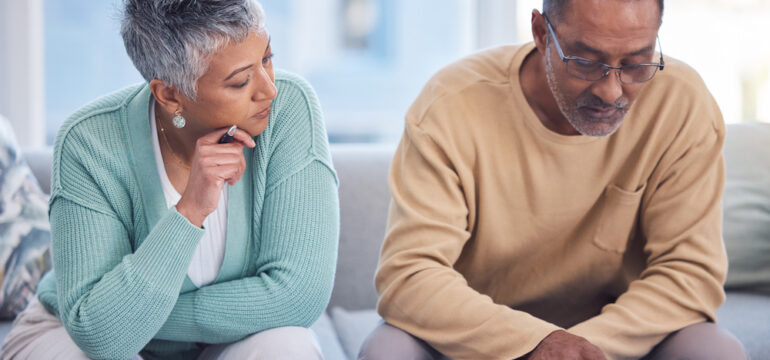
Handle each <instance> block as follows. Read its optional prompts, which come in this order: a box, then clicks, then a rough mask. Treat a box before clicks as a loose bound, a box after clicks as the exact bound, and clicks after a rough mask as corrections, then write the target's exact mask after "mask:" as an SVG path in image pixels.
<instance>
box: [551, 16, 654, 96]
mask: <svg viewBox="0 0 770 360" xmlns="http://www.w3.org/2000/svg"><path fill="white" fill-rule="evenodd" d="M543 17H544V18H545V23H546V25H548V31H549V32H550V33H551V37H553V42H554V44H556V50H557V51H558V52H559V57H560V58H561V61H563V62H564V64H565V65H566V66H567V73H568V74H570V75H572V76H574V77H576V78H578V79H582V80H586V81H599V80H601V79H604V78H605V77H607V75H609V74H610V72H611V71H612V70H616V71H617V72H618V78H619V79H620V82H621V83H623V84H638V83H643V82H645V81H649V80H650V79H652V77H653V76H655V73H656V72H657V71H658V69H660V70H663V67H664V66H665V65H666V64H665V63H664V62H663V48H662V47H661V46H660V38H658V47H659V48H660V62H659V63H642V64H632V65H623V66H609V65H607V64H604V63H601V62H598V61H594V60H588V59H584V58H581V57H579V56H564V52H563V51H562V50H561V46H559V40H558V39H556V33H555V32H554V31H553V27H552V26H551V22H550V21H548V17H547V16H545V15H543Z"/></svg>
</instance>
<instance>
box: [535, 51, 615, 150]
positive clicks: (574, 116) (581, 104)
mask: <svg viewBox="0 0 770 360" xmlns="http://www.w3.org/2000/svg"><path fill="white" fill-rule="evenodd" d="M550 58H551V46H550V43H549V44H547V45H546V49H545V75H546V79H547V80H548V87H550V88H551V93H553V97H554V99H555V100H556V104H557V105H558V106H559V110H560V111H561V113H562V114H563V115H564V117H565V118H566V119H567V121H568V122H569V123H570V125H572V127H574V128H575V130H577V131H578V132H579V133H581V134H582V135H585V136H593V137H604V136H610V135H612V134H614V133H615V131H617V130H618V128H620V124H621V123H623V118H624V117H625V116H626V113H627V112H628V108H629V106H630V104H629V101H628V100H627V99H626V98H625V97H620V98H619V99H617V100H616V101H615V102H614V103H612V104H608V103H605V102H604V101H603V100H602V99H601V98H599V97H597V96H596V95H593V94H591V93H590V92H589V91H585V92H584V93H582V94H580V95H578V97H577V99H576V100H575V105H574V106H570V104H569V102H568V101H567V98H566V97H565V96H564V94H563V93H562V92H561V90H560V87H559V82H558V80H556V76H555V75H554V70H553V64H552V63H551V60H550ZM610 75H612V74H610ZM585 108H601V109H616V111H615V112H614V114H612V115H611V116H609V117H601V118H597V117H592V116H590V115H588V114H584V113H581V110H582V109H585Z"/></svg>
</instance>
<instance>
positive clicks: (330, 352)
mask: <svg viewBox="0 0 770 360" xmlns="http://www.w3.org/2000/svg"><path fill="white" fill-rule="evenodd" d="M310 330H313V332H314V333H315V336H316V338H318V343H319V345H320V346H321V353H322V354H323V356H324V358H325V359H329V360H331V359H340V360H344V359H347V355H345V350H343V349H342V345H341V344H340V340H339V338H337V331H336V330H335V329H334V324H332V320H331V318H330V317H329V315H328V314H326V312H324V313H323V314H321V317H320V318H318V320H316V322H315V323H314V324H313V326H311V327H310Z"/></svg>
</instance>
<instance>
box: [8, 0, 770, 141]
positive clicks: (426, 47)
mask: <svg viewBox="0 0 770 360" xmlns="http://www.w3.org/2000/svg"><path fill="white" fill-rule="evenodd" d="M0 1H2V0H0ZM41 1H42V2H43V6H44V21H45V29H44V34H45V102H46V104H45V105H46V106H45V109H46V110H45V118H46V133H47V136H46V138H47V141H48V143H49V144H50V143H52V141H53V138H54V136H55V134H56V131H57V129H58V127H59V125H60V124H61V122H62V121H64V119H65V118H66V117H67V116H69V115H70V114H71V113H72V112H73V111H74V110H75V109H77V108H78V107H80V106H82V105H83V104H85V103H87V102H88V101H90V100H92V99H94V98H95V97H97V96H100V95H102V94H106V93H108V92H111V91H113V90H116V89H118V88H121V87H124V86H127V85H129V84H132V83H135V82H139V81H142V78H141V77H140V76H139V74H138V73H137V71H136V70H135V69H134V67H133V65H132V64H131V62H130V60H129V59H128V57H127V56H126V54H125V50H124V49H123V43H122V40H121V38H120V35H119V20H118V18H117V14H118V12H119V11H118V10H119V9H118V7H119V6H120V3H121V2H120V0H110V1H99V2H94V1H88V0H67V1H66V2H65V1H61V0H58V1H57V0H41ZM261 3H262V4H263V6H264V8H265V12H266V14H267V25H268V29H269V30H270V32H271V35H272V40H273V44H274V51H275V52H276V55H277V56H276V59H275V61H276V64H277V66H278V67H280V68H284V69H287V70H289V71H293V72H296V73H299V74H300V75H302V76H304V77H305V78H307V79H308V80H309V81H310V82H311V83H312V84H313V86H314V88H315V89H316V91H317V92H318V95H319V98H320V99H321V104H322V107H323V109H324V114H325V118H326V123H327V128H328V131H329V137H330V139H331V140H332V141H333V142H395V141H397V140H398V138H399V137H400V135H401V132H402V129H403V117H404V114H405V112H406V110H407V108H408V106H409V105H410V104H411V102H412V101H413V100H414V98H415V97H416V96H417V94H418V93H419V91H420V89H421V88H422V86H423V84H424V83H425V82H426V81H427V80H428V79H429V78H430V76H431V75H432V74H433V73H435V72H436V71H437V70H438V69H440V68H441V67H443V66H444V65H446V64H448V63H450V62H452V61H455V60H457V59H459V58H461V57H462V56H465V55H467V54H469V53H471V52H473V51H475V50H477V49H479V48H481V47H486V46H490V45H494V44H499V43H502V42H510V43H516V42H518V43H521V42H525V41H531V31H530V27H529V26H530V16H531V15H530V14H531V10H532V9H534V8H538V9H539V8H540V7H541V4H542V0H419V1H415V0H262V1H261ZM666 6H667V8H666V13H665V17H664V23H663V27H662V28H661V33H660V38H661V42H662V45H663V49H664V52H665V53H666V55H669V56H673V57H676V58H679V59H681V60H683V61H685V62H687V63H689V64H690V65H691V66H693V67H694V68H695V69H696V70H698V72H699V73H700V74H701V75H702V77H703V78H704V80H705V82H706V84H707V86H708V87H709V89H710V90H711V92H712V93H713V94H714V96H715V98H716V99H717V102H718V103H719V105H720V107H721V109H722V112H723V114H724V117H725V120H726V121H727V122H740V121H756V120H760V121H768V122H770V101H768V100H770V43H768V42H767V41H765V40H764V38H763V35H764V34H768V33H770V22H768V21H766V19H768V18H770V3H768V2H766V1H764V0H741V1H734V0H676V1H667V2H666ZM714 24H718V25H719V26H714ZM736 34H739V36H736Z"/></svg>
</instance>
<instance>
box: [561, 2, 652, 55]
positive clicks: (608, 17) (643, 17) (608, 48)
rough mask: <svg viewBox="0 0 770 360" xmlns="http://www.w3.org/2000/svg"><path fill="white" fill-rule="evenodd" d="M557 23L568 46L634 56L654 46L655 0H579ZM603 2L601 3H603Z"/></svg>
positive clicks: (647, 51) (598, 52)
mask: <svg viewBox="0 0 770 360" xmlns="http://www.w3.org/2000/svg"><path fill="white" fill-rule="evenodd" d="M571 3H573V4H572V5H571V6H570V8H569V9H568V10H569V11H567V12H566V13H565V14H563V16H562V18H561V19H560V20H561V21H560V22H559V24H558V25H556V27H557V28H558V30H556V32H558V33H559V35H561V38H562V39H564V43H565V45H566V46H567V47H569V48H571V49H574V50H580V51H584V52H589V53H594V54H596V55H604V56H634V55H642V54H644V53H649V52H651V51H654V49H655V43H656V42H655V40H656V38H657V35H658V28H659V21H660V16H659V10H658V8H657V5H656V2H655V1H647V0H604V1H595V0H582V1H577V0H573V1H571ZM602 4H604V6H602Z"/></svg>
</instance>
